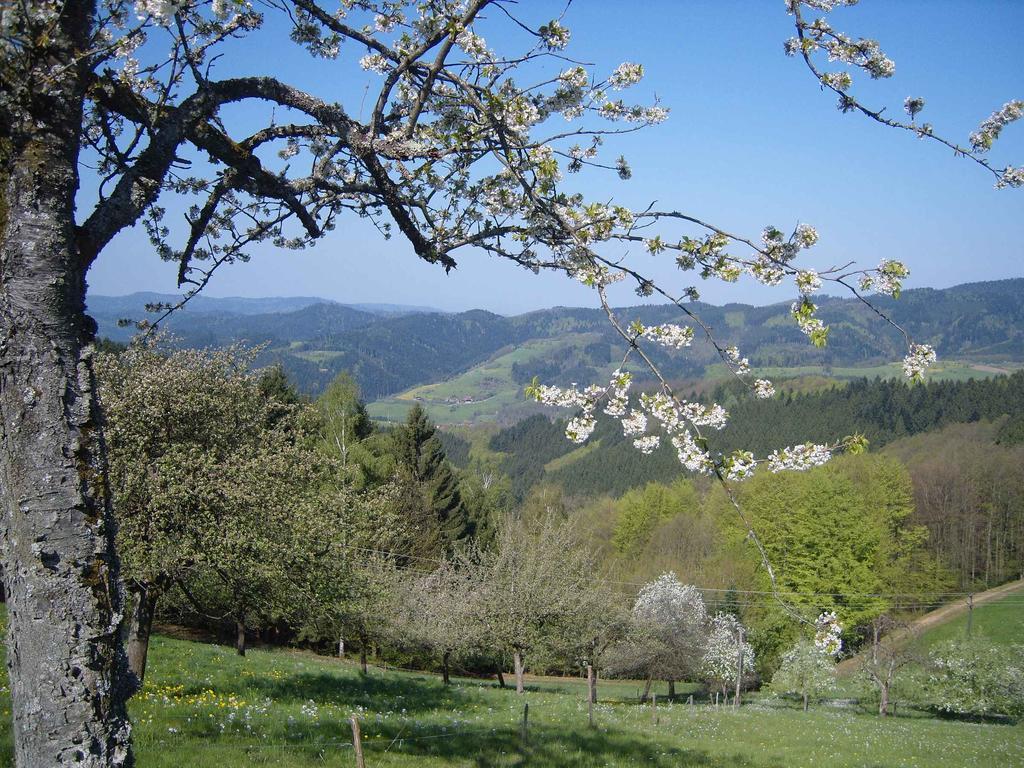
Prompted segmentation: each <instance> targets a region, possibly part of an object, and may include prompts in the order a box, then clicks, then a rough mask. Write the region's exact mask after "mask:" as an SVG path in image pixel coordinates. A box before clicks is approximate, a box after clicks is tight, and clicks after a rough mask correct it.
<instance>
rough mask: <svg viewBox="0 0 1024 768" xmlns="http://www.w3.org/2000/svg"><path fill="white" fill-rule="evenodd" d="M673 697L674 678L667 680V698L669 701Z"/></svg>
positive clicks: (674, 689) (674, 696)
mask: <svg viewBox="0 0 1024 768" xmlns="http://www.w3.org/2000/svg"><path fill="white" fill-rule="evenodd" d="M675 698H676V681H675V680H669V681H668V700H669V701H674V700H675Z"/></svg>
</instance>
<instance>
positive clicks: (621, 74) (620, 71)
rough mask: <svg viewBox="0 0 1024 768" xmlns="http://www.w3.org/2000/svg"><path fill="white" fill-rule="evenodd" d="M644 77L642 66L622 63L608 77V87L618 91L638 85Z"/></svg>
mask: <svg viewBox="0 0 1024 768" xmlns="http://www.w3.org/2000/svg"><path fill="white" fill-rule="evenodd" d="M643 76H644V65H643V64H632V63H630V62H628V61H627V62H623V63H622V64H620V65H619V66H618V67H616V69H615V71H614V72H612V73H611V75H610V76H609V77H608V85H610V86H611V87H612V88H614V89H615V90H617V91H619V90H622V89H623V88H628V87H629V86H631V85H636V84H637V83H639V82H640V81H641V80H642V79H643Z"/></svg>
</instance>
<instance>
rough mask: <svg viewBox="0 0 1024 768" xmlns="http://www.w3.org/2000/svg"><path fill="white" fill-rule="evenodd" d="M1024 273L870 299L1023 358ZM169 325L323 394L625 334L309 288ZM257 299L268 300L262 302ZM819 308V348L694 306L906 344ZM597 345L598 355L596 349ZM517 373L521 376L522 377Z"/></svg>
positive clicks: (389, 384)
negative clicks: (335, 383)
mask: <svg viewBox="0 0 1024 768" xmlns="http://www.w3.org/2000/svg"><path fill="white" fill-rule="evenodd" d="M1022 296H1024V279H1021V278H1017V279H1012V280H1001V281H995V282H986V283H972V284H968V285H961V286H956V287H954V288H949V289H943V290H935V289H927V288H924V289H915V290H908V291H905V292H904V294H903V296H902V297H901V298H900V299H899V300H898V301H895V300H893V299H890V298H887V297H877V298H876V299H875V302H876V304H877V305H878V307H879V308H880V309H881V310H882V311H884V312H886V313H887V314H890V315H891V316H892V317H893V318H894V319H895V320H897V321H898V322H900V323H901V324H903V325H904V326H905V327H906V328H907V329H908V330H909V331H910V332H911V333H912V334H913V336H914V338H915V340H917V341H919V342H924V343H929V344H932V345H934V346H935V347H936V349H937V350H938V352H939V355H940V356H941V357H943V358H947V359H958V360H968V361H972V362H979V363H985V362H996V363H998V362H1006V361H1021V360H1024V299H1022ZM154 300H159V297H156V298H154V297H152V296H145V295H140V294H136V295H133V296H130V297H99V296H95V297H90V299H89V310H90V313H91V314H92V315H93V316H94V317H95V318H96V320H97V322H98V324H99V327H100V335H101V336H106V337H108V338H113V339H116V340H124V339H125V338H126V337H127V336H128V335H129V331H128V330H127V329H124V328H119V327H118V326H117V320H118V319H119V318H122V317H135V318H139V317H142V316H144V315H145V313H144V311H143V305H144V304H145V303H146V302H147V301H154ZM195 302H196V303H195V304H194V305H193V306H191V307H190V308H189V309H188V310H187V311H184V312H182V313H181V314H180V315H177V316H175V317H174V318H173V319H172V320H171V321H170V322H169V323H168V324H167V327H168V328H169V329H170V330H171V331H172V332H173V333H174V334H175V335H176V336H177V337H178V338H179V339H180V341H181V343H182V344H184V345H188V346H217V345H223V344H228V343H232V342H236V341H246V342H250V343H253V344H266V345H267V351H266V352H265V353H264V358H263V360H262V362H265V363H269V362H273V361H279V362H281V363H282V364H283V366H284V368H285V370H286V371H287V372H288V374H289V376H290V378H291V379H292V380H293V381H294V382H295V383H296V384H297V386H298V387H299V388H300V389H301V390H302V391H304V392H306V393H308V394H317V393H319V392H320V391H322V390H323V388H324V386H325V385H326V384H327V383H328V382H329V381H331V379H333V378H334V377H335V376H336V375H337V374H338V373H339V372H341V371H348V372H349V373H351V374H352V375H353V376H354V377H355V379H356V381H357V382H358V383H359V384H360V386H361V388H362V390H363V393H364V396H365V397H366V398H367V399H369V400H374V399H378V398H381V397H384V396H387V395H389V394H393V393H396V392H401V391H402V390H405V389H407V388H409V387H412V386H415V385H418V384H424V383H428V382H433V381H438V380H441V379H445V378H449V377H451V376H454V375H456V374H458V373H461V372H463V371H466V370H467V369H468V368H470V367H472V366H474V365H476V364H478V363H480V362H482V361H484V360H487V359H489V358H490V357H492V356H494V355H496V354H497V353H499V352H501V351H503V350H507V349H509V348H511V347H513V346H517V345H521V344H523V343H524V342H527V341H529V340H531V339H559V338H563V337H568V336H573V337H574V338H577V339H578V338H580V335H581V334H588V335H589V336H590V337H589V338H588V342H589V345H588V346H587V353H586V354H585V355H581V354H576V353H567V352H566V349H559V348H551V349H548V350H547V352H546V354H545V355H540V356H539V357H537V358H536V359H531V360H530V361H529V366H528V368H529V370H525V371H521V372H516V371H513V373H523V375H524V376H525V374H527V373H528V374H530V375H532V374H533V373H536V374H539V375H541V377H542V378H544V379H545V380H547V381H553V382H556V383H562V382H565V381H568V380H570V379H571V380H580V381H582V380H586V379H587V378H588V377H589V376H594V375H597V374H598V373H600V371H601V365H602V363H608V362H610V361H612V360H614V359H615V357H616V355H617V354H618V353H619V340H618V339H617V337H616V336H615V333H614V331H613V330H612V329H611V328H610V326H609V325H608V322H607V320H606V318H605V317H604V314H603V313H602V312H601V311H600V310H596V309H581V308H564V307H557V308H553V309H547V310H542V311H538V312H531V313H528V314H524V315H518V316H515V317H503V316H500V315H496V314H492V313H490V312H485V311H482V310H473V311H470V312H462V313H456V314H448V313H440V312H425V311H423V308H409V307H405V308H403V307H387V306H381V305H376V306H372V305H368V306H363V307H362V308H360V307H358V306H346V305H342V304H336V303H329V302H319V301H318V300H315V299H308V298H307V299H247V300H246V299H243V300H239V299H230V300H228V299H203V297H197V299H196V300H195ZM261 302H262V304H261ZM818 302H819V305H820V307H821V311H820V316H821V317H822V319H823V320H824V321H825V322H827V323H829V324H830V325H831V326H832V328H833V332H832V335H831V336H830V340H829V345H828V347H826V348H825V349H816V348H814V347H812V346H811V345H809V344H808V343H807V340H806V337H804V336H803V335H802V334H801V333H800V331H799V330H798V329H797V327H796V325H795V324H794V323H793V321H792V320H791V318H790V317H789V303H788V302H787V303H780V304H773V305H770V306H765V307H754V306H750V305H745V304H728V305H725V306H721V307H718V306H712V305H706V304H701V303H698V304H696V305H694V309H695V310H696V311H697V312H699V313H700V314H701V316H702V317H703V318H704V319H705V320H706V321H707V322H708V324H709V325H710V326H711V327H712V328H713V329H714V331H715V332H716V334H718V336H719V337H720V338H721V339H722V340H724V341H726V342H728V343H733V344H737V345H739V346H740V348H741V349H742V350H743V352H744V354H746V355H747V356H749V358H750V361H751V363H752V364H753V365H754V366H758V367H765V366H783V367H792V366H798V365H825V366H867V365H875V364H880V363H884V362H889V361H892V360H896V359H898V358H900V357H901V356H902V354H903V346H902V343H903V342H902V339H901V338H900V337H899V335H898V334H897V333H896V332H895V331H894V330H893V329H892V328H890V327H888V326H887V325H885V324H884V323H882V322H881V321H880V320H879V319H878V317H877V316H876V315H875V314H874V313H873V312H872V311H871V310H870V309H869V308H868V307H866V306H864V305H863V304H862V303H860V302H859V301H857V300H855V299H839V298H829V297H820V299H818ZM620 314H621V316H622V317H623V318H624V319H627V320H632V319H639V320H641V321H642V322H644V323H648V324H654V323H661V322H670V321H676V322H684V319H683V318H681V317H680V312H679V310H678V309H675V308H673V307H671V306H666V305H661V306H644V307H631V308H626V309H623V310H621V311H620ZM597 358H600V359H597ZM659 360H660V362H662V363H663V364H664V365H665V367H666V372H667V373H668V375H670V376H674V377H698V376H702V375H704V374H705V369H706V368H707V367H708V366H710V365H714V364H715V362H716V360H717V358H716V356H715V354H714V352H713V350H712V349H711V348H710V347H709V345H707V344H704V343H700V342H697V343H695V344H694V346H693V348H691V349H690V350H687V352H686V354H682V355H673V356H671V357H669V356H667V355H664V356H661V357H660V358H659ZM520 378H521V377H520Z"/></svg>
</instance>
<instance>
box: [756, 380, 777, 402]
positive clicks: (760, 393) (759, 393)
mask: <svg viewBox="0 0 1024 768" xmlns="http://www.w3.org/2000/svg"><path fill="white" fill-rule="evenodd" d="M754 396H755V397H757V398H758V399H760V400H768V399H769V398H772V397H775V385H774V384H772V383H771V382H770V381H768V379H756V380H755V381H754Z"/></svg>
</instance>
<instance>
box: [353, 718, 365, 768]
mask: <svg viewBox="0 0 1024 768" xmlns="http://www.w3.org/2000/svg"><path fill="white" fill-rule="evenodd" d="M350 721H351V723H352V749H353V750H354V751H355V753H356V768H366V761H365V760H363V735H362V733H361V732H360V731H359V719H358V718H357V717H356V716H355V715H352V717H351V718H350Z"/></svg>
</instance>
